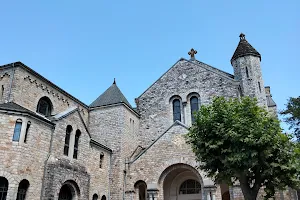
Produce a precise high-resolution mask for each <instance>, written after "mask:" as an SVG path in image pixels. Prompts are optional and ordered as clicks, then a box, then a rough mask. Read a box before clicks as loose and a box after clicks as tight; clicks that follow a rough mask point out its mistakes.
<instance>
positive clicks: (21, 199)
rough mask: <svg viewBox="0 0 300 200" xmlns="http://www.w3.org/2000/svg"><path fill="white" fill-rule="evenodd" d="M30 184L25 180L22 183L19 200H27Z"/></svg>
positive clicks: (18, 195)
mask: <svg viewBox="0 0 300 200" xmlns="http://www.w3.org/2000/svg"><path fill="white" fill-rule="evenodd" d="M28 187H29V182H28V181H27V180H26V179H24V180H22V181H21V182H20V184H19V188H18V194H17V200H25V198H26V193H27V190H28Z"/></svg>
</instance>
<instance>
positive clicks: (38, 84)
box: [24, 75, 70, 106]
mask: <svg viewBox="0 0 300 200" xmlns="http://www.w3.org/2000/svg"><path fill="white" fill-rule="evenodd" d="M24 80H28V81H29V82H30V83H31V84H35V86H36V87H39V88H41V89H42V90H43V91H46V92H47V93H48V94H51V95H52V96H53V97H57V99H58V100H61V101H62V102H63V103H67V105H68V106H69V105H70V103H69V101H68V99H66V98H65V97H64V96H63V95H60V94H59V93H57V92H55V90H53V89H52V88H50V87H48V86H47V85H44V84H43V83H38V82H37V80H36V79H33V78H32V77H30V76H29V75H28V76H25V77H24Z"/></svg>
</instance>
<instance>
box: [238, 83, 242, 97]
mask: <svg viewBox="0 0 300 200" xmlns="http://www.w3.org/2000/svg"><path fill="white" fill-rule="evenodd" d="M238 91H239V95H240V97H242V96H243V91H242V88H241V86H240V85H239V87H238Z"/></svg>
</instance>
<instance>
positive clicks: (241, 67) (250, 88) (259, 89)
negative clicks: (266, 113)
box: [232, 56, 267, 108]
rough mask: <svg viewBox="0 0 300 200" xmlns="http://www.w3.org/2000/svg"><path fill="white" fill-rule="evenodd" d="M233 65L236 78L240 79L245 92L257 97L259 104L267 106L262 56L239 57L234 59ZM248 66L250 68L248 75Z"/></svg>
mask: <svg viewBox="0 0 300 200" xmlns="http://www.w3.org/2000/svg"><path fill="white" fill-rule="evenodd" d="M232 66H233V69H234V76H235V79H236V80H237V81H240V85H241V89H242V92H243V94H244V95H246V96H250V97H256V98H257V100H258V103H259V105H261V106H264V107H266V106H267V102H266V93H265V86H264V81H263V77H262V72H261V67H260V58H258V57H254V56H244V57H239V58H237V59H235V60H233V61H232ZM246 67H247V69H248V77H247V72H246ZM266 108H267V107H266Z"/></svg>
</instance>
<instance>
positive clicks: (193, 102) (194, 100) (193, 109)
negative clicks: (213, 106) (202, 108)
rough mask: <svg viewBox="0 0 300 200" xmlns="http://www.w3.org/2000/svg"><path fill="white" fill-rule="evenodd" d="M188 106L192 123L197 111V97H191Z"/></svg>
mask: <svg viewBox="0 0 300 200" xmlns="http://www.w3.org/2000/svg"><path fill="white" fill-rule="evenodd" d="M190 104H191V116H192V122H194V121H195V116H194V115H195V112H197V111H198V110H199V100H198V97H195V96H193V97H191V99H190Z"/></svg>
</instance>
